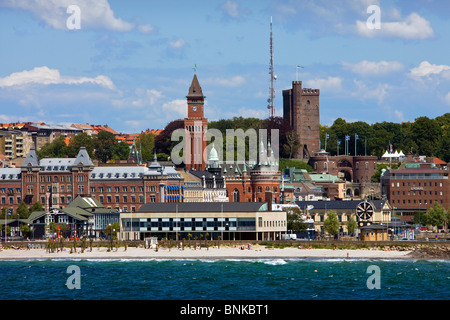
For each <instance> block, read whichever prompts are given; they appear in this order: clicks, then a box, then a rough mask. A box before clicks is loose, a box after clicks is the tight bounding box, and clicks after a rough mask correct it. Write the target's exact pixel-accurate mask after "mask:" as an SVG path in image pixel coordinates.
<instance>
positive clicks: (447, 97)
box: [445, 92, 450, 105]
mask: <svg viewBox="0 0 450 320" xmlns="http://www.w3.org/2000/svg"><path fill="white" fill-rule="evenodd" d="M445 101H447V103H448V104H449V105H450V92H449V93H447V95H446V96H445Z"/></svg>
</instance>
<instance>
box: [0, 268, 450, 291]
mask: <svg viewBox="0 0 450 320" xmlns="http://www.w3.org/2000/svg"><path fill="white" fill-rule="evenodd" d="M71 265H75V266H77V267H79V270H80V277H79V287H80V289H69V288H68V286H66V281H67V280H68V278H69V277H71V276H72V273H71V272H70V273H67V268H68V267H69V266H71ZM371 265H375V266H377V267H378V268H379V275H380V277H379V284H380V289H372V290H370V289H369V288H368V286H367V280H368V278H369V277H370V276H371V275H372V273H368V272H367V269H368V268H369V266H371ZM71 283H74V282H71ZM0 296H1V299H2V300H10V299H13V300H28V299H37V300H41V299H42V300H48V299H50V300H335V299H339V300H348V299H351V300H358V299H363V300H396V299H397V300H427V299H429V300H448V299H449V296H450V261H445V260H436V261H425V260H345V259H342V260H336V259H330V260H326V259H260V260H100V259H99V260H42V261H36V260H29V261H0Z"/></svg>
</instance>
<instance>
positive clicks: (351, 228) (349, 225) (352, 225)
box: [347, 217, 358, 234]
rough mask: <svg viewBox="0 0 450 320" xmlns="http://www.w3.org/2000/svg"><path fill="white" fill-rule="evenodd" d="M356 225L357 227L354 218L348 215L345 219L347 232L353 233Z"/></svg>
mask: <svg viewBox="0 0 450 320" xmlns="http://www.w3.org/2000/svg"><path fill="white" fill-rule="evenodd" d="M357 227H358V224H357V223H356V220H355V218H353V217H350V218H349V219H348V220H347V231H348V234H352V233H354V232H355V230H356V228H357Z"/></svg>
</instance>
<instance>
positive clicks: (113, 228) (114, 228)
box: [103, 222, 120, 239]
mask: <svg viewBox="0 0 450 320" xmlns="http://www.w3.org/2000/svg"><path fill="white" fill-rule="evenodd" d="M119 231H120V225H119V223H117V222H114V223H113V224H112V225H110V224H109V225H107V226H106V228H105V229H104V230H103V232H104V233H105V234H106V235H107V236H112V237H111V238H112V239H114V238H115V237H116V236H117V232H119Z"/></svg>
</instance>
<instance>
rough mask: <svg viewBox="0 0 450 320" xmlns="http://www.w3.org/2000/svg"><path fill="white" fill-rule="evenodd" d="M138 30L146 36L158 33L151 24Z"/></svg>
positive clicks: (141, 26) (144, 25)
mask: <svg viewBox="0 0 450 320" xmlns="http://www.w3.org/2000/svg"><path fill="white" fill-rule="evenodd" d="M138 29H139V31H140V32H142V33H144V34H151V33H155V31H156V30H155V28H154V27H153V26H152V25H150V24H143V25H140V26H139V27H138Z"/></svg>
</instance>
